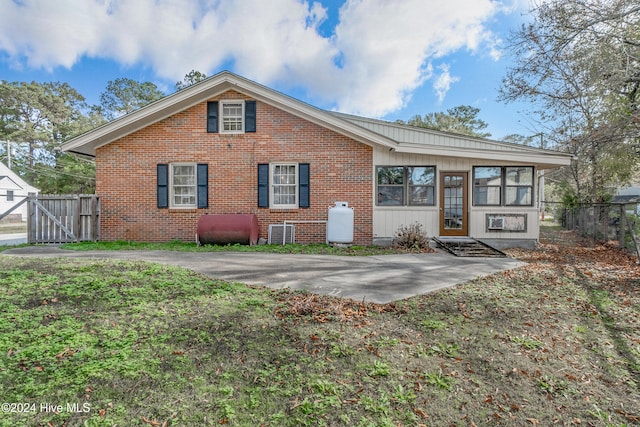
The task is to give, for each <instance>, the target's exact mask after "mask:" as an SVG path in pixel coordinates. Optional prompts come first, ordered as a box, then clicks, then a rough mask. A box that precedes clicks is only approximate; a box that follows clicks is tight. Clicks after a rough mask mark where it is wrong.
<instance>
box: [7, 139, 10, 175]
mask: <svg viewBox="0 0 640 427" xmlns="http://www.w3.org/2000/svg"><path fill="white" fill-rule="evenodd" d="M7 166H9V169H11V141H7Z"/></svg>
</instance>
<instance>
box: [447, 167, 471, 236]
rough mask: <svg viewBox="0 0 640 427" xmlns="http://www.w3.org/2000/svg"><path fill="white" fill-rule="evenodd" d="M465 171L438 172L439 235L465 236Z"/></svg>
mask: <svg viewBox="0 0 640 427" xmlns="http://www.w3.org/2000/svg"><path fill="white" fill-rule="evenodd" d="M467 214H468V212H467V173H466V172H441V173H440V235H441V236H467V235H468V234H469V230H468V226H467V224H468V222H469V221H468V218H467Z"/></svg>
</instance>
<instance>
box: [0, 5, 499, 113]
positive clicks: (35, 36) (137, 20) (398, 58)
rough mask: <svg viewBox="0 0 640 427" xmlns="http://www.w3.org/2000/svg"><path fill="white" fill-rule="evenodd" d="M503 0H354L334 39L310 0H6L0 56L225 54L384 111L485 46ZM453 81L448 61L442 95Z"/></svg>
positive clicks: (42, 63)
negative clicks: (442, 61)
mask: <svg viewBox="0 0 640 427" xmlns="http://www.w3.org/2000/svg"><path fill="white" fill-rule="evenodd" d="M501 7H502V5H501V4H500V3H498V2H497V1H496V0H447V1H446V2H442V1H440V0H402V1H400V0H397V1H388V0H347V1H346V2H345V4H344V5H343V7H342V8H341V10H340V15H339V23H338V25H337V26H336V27H335V32H334V34H332V35H331V36H330V37H323V36H322V35H320V33H319V31H318V28H319V26H320V25H321V24H322V23H323V22H324V21H325V20H326V19H327V16H328V15H327V13H326V9H325V8H324V7H323V6H322V5H321V2H317V1H310V0H269V1H264V0H233V1H231V0H135V1H126V0H56V1H55V2H54V1H50V0H22V1H14V0H0V10H2V13H1V14H0V55H1V56H4V57H5V58H7V59H8V60H9V61H11V62H12V63H13V64H15V65H17V66H23V67H32V68H45V69H47V70H51V69H54V68H56V67H60V66H61V67H66V68H71V67H73V65H74V64H76V63H77V62H78V61H79V60H80V59H81V58H82V57H84V56H88V57H99V58H107V59H113V60H115V61H118V62H120V63H122V64H125V65H137V64H142V65H145V66H147V67H150V68H152V69H153V70H155V72H156V73H157V75H158V76H159V77H161V78H166V79H172V80H173V81H176V80H180V79H181V78H182V77H183V76H184V74H185V73H186V72H188V71H189V70H191V69H196V70H200V71H203V72H206V73H207V74H211V73H213V72H216V71H218V70H219V69H220V67H221V66H223V64H225V63H229V62H230V63H233V70H234V71H235V72H237V73H239V74H242V75H245V76H247V77H249V78H251V79H255V80H256V81H259V82H261V83H264V84H277V85H279V86H281V87H297V88H304V89H305V90H306V91H307V92H308V93H309V95H310V96H311V97H312V98H313V99H316V100H321V101H322V102H323V103H325V105H332V106H333V107H334V108H336V109H338V110H341V111H346V112H351V113H357V114H364V115H368V116H382V115H384V114H387V113H389V112H391V111H395V110H398V109H400V108H402V106H403V105H405V104H406V103H407V102H408V100H409V99H410V97H411V94H412V93H413V91H414V90H415V89H416V88H418V87H419V86H421V85H422V84H423V83H424V82H425V80H427V79H429V78H431V77H432V73H433V69H432V67H431V65H430V62H431V61H432V60H433V59H437V58H442V57H444V56H446V55H449V54H451V53H454V52H457V51H460V50H468V51H472V52H473V51H478V50H480V49H483V50H484V49H486V50H487V52H488V54H490V55H493V56H494V57H496V58H497V55H498V53H497V52H498V51H497V50H496V49H495V44H496V42H497V40H498V39H497V38H496V36H495V35H494V34H492V33H491V32H490V31H489V30H488V27H487V24H486V23H487V22H488V21H489V20H490V19H492V18H493V17H494V16H495V15H496V14H497V13H499V12H500V8H501ZM454 81H455V78H452V77H451V76H450V73H449V68H448V66H447V68H446V69H441V70H440V74H439V77H438V80H437V81H436V82H435V83H434V84H435V86H437V89H436V90H437V91H438V94H439V96H444V94H446V91H447V90H448V88H449V87H450V85H451V83H452V82H454Z"/></svg>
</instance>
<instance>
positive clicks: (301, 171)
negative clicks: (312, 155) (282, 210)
mask: <svg viewBox="0 0 640 427" xmlns="http://www.w3.org/2000/svg"><path fill="white" fill-rule="evenodd" d="M309 169H310V168H309V163H300V164H299V165H298V196H299V197H300V200H299V201H298V206H299V207H301V208H308V207H310V206H311V200H310V199H311V197H310V194H309V175H310V174H309Z"/></svg>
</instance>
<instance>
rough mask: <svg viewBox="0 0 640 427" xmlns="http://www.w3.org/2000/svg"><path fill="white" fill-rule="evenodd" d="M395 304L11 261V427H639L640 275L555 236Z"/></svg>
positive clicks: (0, 316)
mask: <svg viewBox="0 0 640 427" xmlns="http://www.w3.org/2000/svg"><path fill="white" fill-rule="evenodd" d="M552 236H553V239H552V240H547V241H546V243H545V244H543V245H541V247H540V249H539V250H535V251H520V250H518V251H511V254H512V255H513V256H517V257H519V258H522V259H524V260H526V261H528V262H529V264H528V265H526V266H524V267H522V268H519V269H517V270H512V271H509V272H505V273H502V274H498V275H494V276H490V277H485V278H482V279H477V280H474V281H471V282H468V283H466V284H463V285H460V286H457V287H455V288H450V289H445V290H441V291H438V292H435V293H432V294H429V295H425V296H420V297H415V298H411V299H408V300H404V301H400V302H397V303H393V304H388V305H374V304H362V303H359V302H354V301H349V300H340V299H335V298H331V297H324V296H316V295H312V294H308V293H299V292H290V291H287V290H281V291H277V290H269V289H263V288H252V287H248V286H245V285H242V284H239V283H227V282H222V281H216V280H212V279H210V278H206V277H204V276H201V275H198V274H195V273H193V272H190V271H188V270H185V269H180V268H175V267H168V266H162V265H158V264H152V263H142V262H116V261H100V260H85V259H83V260H62V259H34V258H19V257H12V256H7V255H3V254H1V253H0V392H1V393H0V394H1V395H2V398H3V401H4V402H5V403H9V405H3V407H2V411H3V413H2V415H1V416H0V426H85V425H86V426H114V425H117V426H158V427H161V426H207V425H212V426H213V425H229V426H354V427H355V426H399V425H400V426H421V425H428V426H494V425H495V426H503V425H504V426H551V425H561V426H604V427H609V426H631V425H637V424H638V423H640V267H638V266H637V265H636V264H635V263H634V261H635V260H634V259H632V258H630V257H628V256H626V255H625V254H623V253H621V252H619V251H617V250H616V249H614V248H611V247H609V246H607V245H602V246H586V247H585V246H584V244H583V243H582V242H576V241H570V242H569V246H566V242H567V239H568V238H571V237H573V236H572V235H571V234H570V233H566V232H562V231H558V230H554V231H553V234H552Z"/></svg>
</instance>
